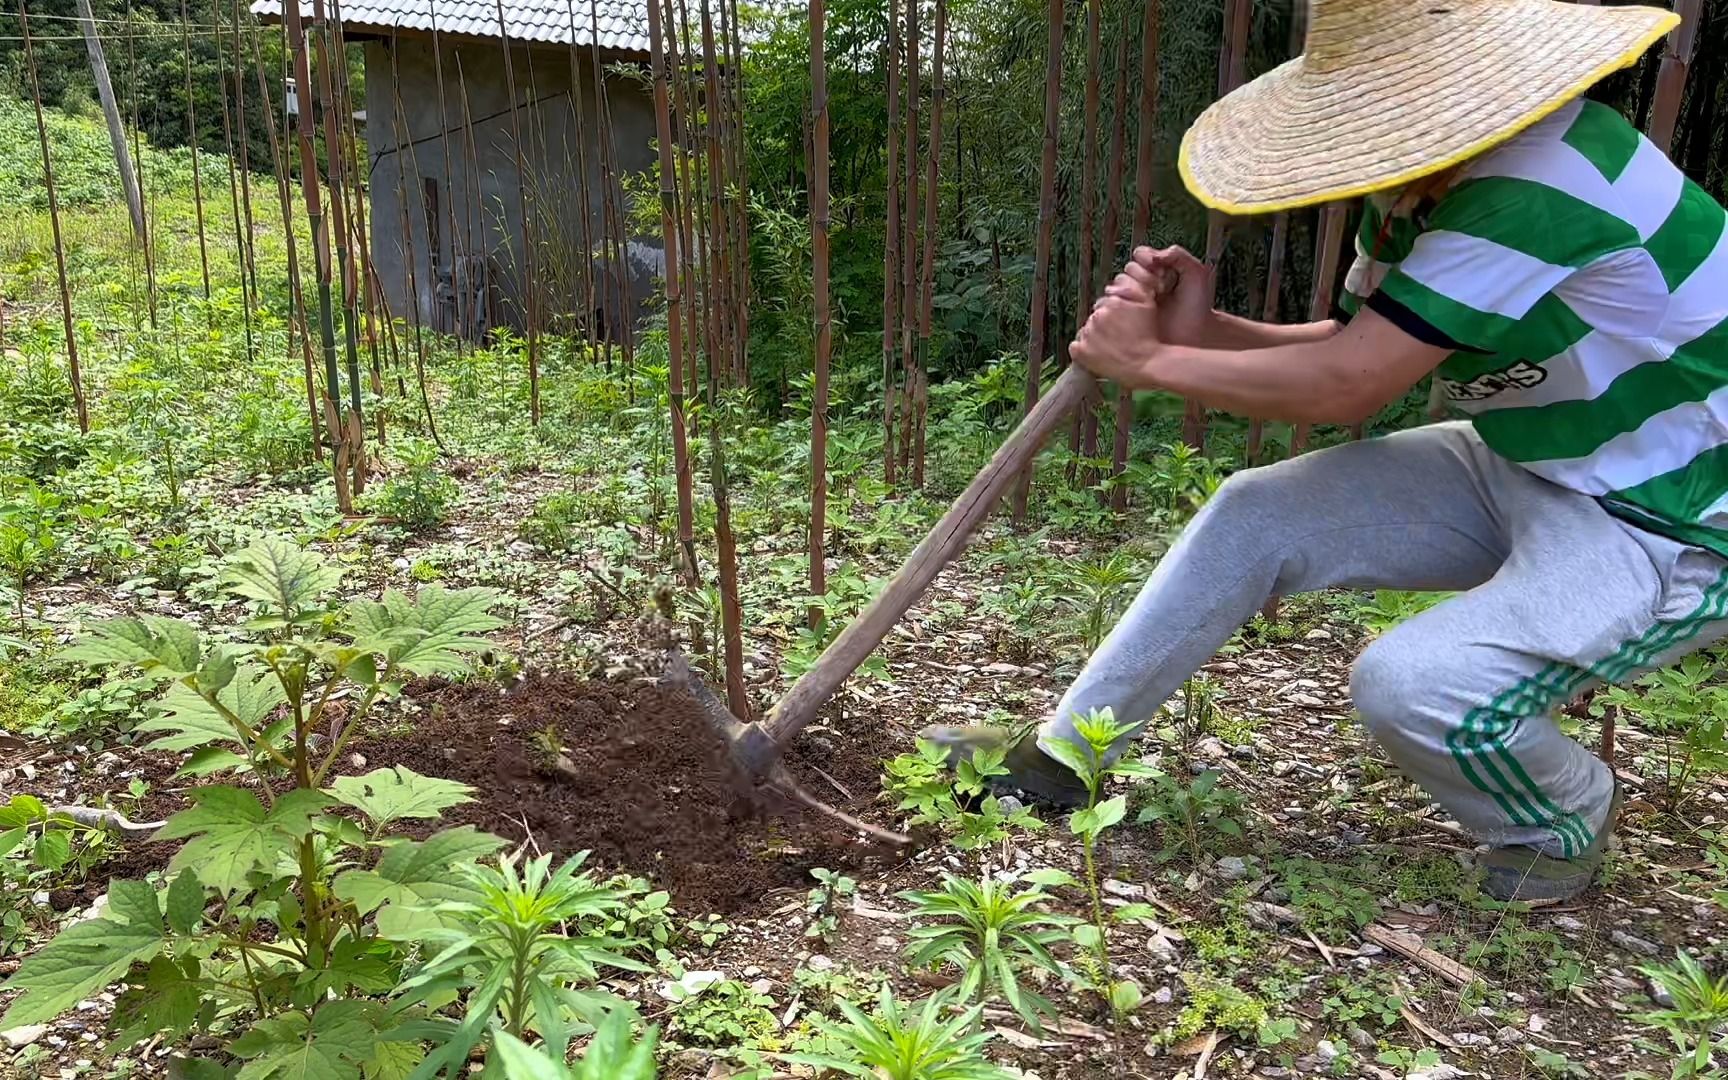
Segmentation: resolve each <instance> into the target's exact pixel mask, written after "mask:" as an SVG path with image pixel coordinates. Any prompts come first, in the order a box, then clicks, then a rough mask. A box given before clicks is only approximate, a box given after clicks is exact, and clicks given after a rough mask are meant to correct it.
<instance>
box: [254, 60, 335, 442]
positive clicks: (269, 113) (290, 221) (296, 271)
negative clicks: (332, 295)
mask: <svg viewBox="0 0 1728 1080" xmlns="http://www.w3.org/2000/svg"><path fill="white" fill-rule="evenodd" d="M250 36H251V40H252V61H253V64H254V66H255V67H256V69H257V73H258V100H259V101H260V102H261V103H262V104H263V107H264V131H265V134H266V135H268V136H269V139H270V162H271V165H272V171H273V172H274V173H275V175H276V201H277V203H278V204H280V207H281V210H282V243H283V247H284V251H285V256H286V262H287V264H288V304H289V311H288V354H289V356H290V357H292V356H293V354H294V338H295V336H296V335H295V333H294V323H295V320H298V321H299V323H300V330H301V332H300V334H299V335H298V336H299V338H300V357H301V362H302V366H303V368H304V377H305V379H306V411H307V419H308V421H309V422H310V424H311V432H312V458H313V460H314V461H323V460H324V447H323V444H322V442H321V441H320V439H319V420H318V380H317V378H316V377H315V376H314V375H313V372H312V328H311V324H310V321H309V320H308V318H307V315H306V296H305V292H304V290H303V289H302V288H301V286H300V257H299V252H298V251H297V250H296V249H297V247H298V241H297V240H296V238H295V236H294V201H293V197H292V194H291V190H290V186H289V181H288V163H287V160H286V158H285V154H284V151H283V148H282V144H281V139H280V138H279V137H278V136H277V134H276V107H275V105H274V103H273V102H272V101H271V98H270V84H269V83H268V81H266V79H265V76H264V51H263V49H262V48H261V47H260V46H259V44H258V36H257V33H256V31H254V33H253V34H252V35H250Z"/></svg>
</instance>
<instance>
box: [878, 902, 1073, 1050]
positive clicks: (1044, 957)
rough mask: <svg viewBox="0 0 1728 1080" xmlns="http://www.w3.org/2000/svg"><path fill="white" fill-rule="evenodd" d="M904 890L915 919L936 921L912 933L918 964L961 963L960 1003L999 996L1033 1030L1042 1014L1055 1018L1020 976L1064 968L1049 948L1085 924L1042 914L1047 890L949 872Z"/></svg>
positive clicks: (1054, 972) (909, 950) (930, 966)
mask: <svg viewBox="0 0 1728 1080" xmlns="http://www.w3.org/2000/svg"><path fill="white" fill-rule="evenodd" d="M900 895H901V898H902V899H904V900H907V901H910V902H911V904H912V915H913V917H914V918H918V919H924V920H938V921H935V922H932V923H930V924H928V925H923V926H915V927H913V928H912V930H911V932H910V933H909V935H908V936H909V937H910V938H911V939H912V944H911V945H909V946H908V947H907V953H908V955H909V956H910V957H911V961H912V964H913V966H915V967H918V968H924V969H933V968H937V967H940V966H942V965H944V964H951V965H953V966H954V967H957V968H959V969H960V971H961V973H962V974H961V979H960V987H959V991H960V1000H961V1001H964V1002H971V1001H977V1002H980V1003H981V1002H985V1001H989V1000H990V999H992V998H994V997H996V996H998V995H1000V996H1001V998H1002V999H1003V1000H1004V1001H1006V1002H1007V1003H1008V1005H1009V1007H1010V1008H1012V1009H1013V1010H1014V1011H1015V1012H1017V1013H1019V1014H1020V1016H1021V1018H1022V1019H1024V1020H1025V1021H1026V1022H1027V1023H1028V1024H1030V1025H1032V1026H1033V1027H1034V1028H1036V1027H1038V1025H1039V1018H1040V1017H1041V1016H1053V1015H1055V1009H1054V1007H1052V1006H1051V1004H1050V1002H1048V1001H1047V1000H1045V999H1044V998H1043V997H1042V996H1040V995H1038V994H1037V993H1035V992H1033V991H1031V990H1029V989H1027V988H1025V987H1024V986H1022V985H1021V981H1020V976H1021V975H1022V973H1024V972H1028V971H1035V972H1044V973H1046V974H1049V975H1057V976H1059V975H1061V974H1062V970H1063V969H1062V965H1061V964H1060V963H1059V962H1058V961H1057V960H1056V958H1055V957H1054V956H1053V955H1051V952H1050V949H1051V947H1052V946H1054V945H1056V944H1057V943H1059V942H1061V941H1064V940H1066V938H1067V936H1068V935H1067V934H1066V933H1065V932H1064V931H1066V930H1067V929H1068V928H1070V927H1072V926H1073V925H1074V924H1075V923H1077V922H1079V921H1080V920H1078V919H1075V918H1073V917H1072V916H1067V915H1054V914H1050V913H1047V912H1043V911H1039V910H1038V907H1037V906H1038V905H1039V904H1042V903H1044V902H1046V901H1048V900H1049V899H1050V894H1049V893H1046V892H1045V891H1044V890H1043V889H1042V888H1040V887H1038V886H1036V885H1034V886H1032V887H1030V888H1027V889H1021V890H1019V891H1015V889H1014V888H1013V887H1012V886H1011V885H1010V884H1008V883H1007V882H1004V881H1001V880H999V879H996V878H992V877H989V876H988V875H986V876H985V877H984V878H982V879H981V880H979V881H976V882H973V881H968V880H966V879H965V878H958V877H955V876H953V875H952V874H950V875H947V876H945V877H944V878H943V881H942V888H941V889H940V890H938V891H935V892H906V893H902V894H900Z"/></svg>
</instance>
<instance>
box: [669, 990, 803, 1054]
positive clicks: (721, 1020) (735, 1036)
mask: <svg viewBox="0 0 1728 1080" xmlns="http://www.w3.org/2000/svg"><path fill="white" fill-rule="evenodd" d="M773 1008H774V999H773V998H771V997H769V996H768V995H767V994H759V993H757V992H756V991H754V990H752V989H750V987H748V986H746V985H745V984H743V983H741V982H739V981H737V980H736V979H725V980H722V981H721V982H717V983H714V984H713V985H711V986H709V987H707V988H706V989H704V990H701V991H699V992H698V993H696V994H693V995H692V996H690V997H688V998H686V999H685V1000H684V1001H682V1002H680V1003H679V1004H678V1006H677V1008H676V1009H675V1010H674V1011H673V1013H672V1022H671V1025H670V1029H669V1031H670V1034H671V1035H673V1036H675V1037H676V1038H678V1040H679V1041H681V1042H687V1043H693V1044H695V1045H697V1046H738V1045H740V1044H745V1045H753V1046H754V1045H761V1044H762V1043H763V1042H764V1041H765V1040H769V1039H772V1038H773V1037H774V1036H775V1034H776V1033H777V1032H778V1031H779V1030H780V1024H779V1022H778V1021H777V1020H776V1019H775V1018H774V1013H773V1012H772V1009H773Z"/></svg>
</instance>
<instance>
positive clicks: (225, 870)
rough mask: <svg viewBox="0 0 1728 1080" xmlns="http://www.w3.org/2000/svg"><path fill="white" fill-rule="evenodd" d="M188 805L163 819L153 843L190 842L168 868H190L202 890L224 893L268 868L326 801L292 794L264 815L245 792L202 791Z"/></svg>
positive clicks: (306, 793)
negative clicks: (208, 889) (192, 869)
mask: <svg viewBox="0 0 1728 1080" xmlns="http://www.w3.org/2000/svg"><path fill="white" fill-rule="evenodd" d="M192 801H193V806H192V809H190V810H182V811H180V812H179V813H178V814H175V815H174V816H173V817H171V818H169V819H168V823H167V824H166V825H164V826H162V828H161V829H160V830H158V831H157V833H156V836H155V838H156V839H157V840H179V839H184V838H190V839H187V842H186V845H185V846H184V847H182V848H181V849H180V851H179V853H177V854H176V855H175V856H174V861H173V862H172V863H171V864H170V865H169V869H170V870H173V871H176V872H177V871H180V870H183V869H185V868H187V867H194V868H196V870H197V873H198V879H199V880H200V881H202V882H203V883H204V884H205V885H208V886H210V887H211V888H213V889H216V890H217V891H219V892H223V893H229V892H233V891H234V890H236V889H239V888H242V887H244V886H245V884H246V876H247V875H248V874H250V873H251V872H252V871H254V870H270V869H273V868H274V867H275V865H276V863H277V861H278V860H279V859H280V858H282V857H283V856H285V855H287V854H289V853H290V852H291V851H292V850H293V847H294V844H295V842H296V841H298V840H299V839H300V838H301V837H303V836H305V835H306V833H307V832H309V831H311V828H312V819H311V816H312V815H313V814H315V813H317V812H318V810H320V809H322V808H323V807H324V806H327V805H328V804H329V801H330V799H329V796H327V795H325V794H324V793H323V792H321V791H307V790H305V789H295V790H293V791H289V792H287V793H286V794H284V795H283V796H282V797H281V798H279V799H277V800H276V805H275V806H273V807H271V808H270V809H269V810H268V811H266V810H265V809H264V807H263V805H262V804H261V803H259V801H258V797H257V796H256V795H254V794H252V793H251V792H250V791H246V790H243V789H241V788H234V787H207V788H199V789H196V790H194V791H193V792H192Z"/></svg>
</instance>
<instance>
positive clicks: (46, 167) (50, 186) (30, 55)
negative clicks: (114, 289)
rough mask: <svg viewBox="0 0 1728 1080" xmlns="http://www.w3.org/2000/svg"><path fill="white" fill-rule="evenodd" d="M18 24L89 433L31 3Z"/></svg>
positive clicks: (22, 7)
mask: <svg viewBox="0 0 1728 1080" xmlns="http://www.w3.org/2000/svg"><path fill="white" fill-rule="evenodd" d="M18 25H19V29H20V32H21V33H22V35H23V37H24V64H25V66H26V67H27V68H28V69H29V72H30V98H31V102H32V104H34V105H35V107H36V138H37V141H38V142H39V144H40V145H41V147H42V186H43V187H44V188H45V189H46V190H47V192H48V224H49V226H50V227H51V228H52V229H53V231H54V274H55V277H56V279H57V280H58V282H59V284H60V321H61V325H62V327H63V328H64V329H65V331H66V373H67V377H68V378H69V379H70V381H71V383H72V406H73V409H74V410H75V411H76V412H77V414H78V430H79V431H81V432H83V433H84V434H86V435H87V434H89V433H90V407H89V405H88V403H87V402H86V401H85V399H84V371H83V369H82V368H81V367H80V366H79V364H78V334H77V329H76V325H75V323H74V320H73V318H72V287H71V285H70V284H68V282H67V279H66V240H65V237H64V236H63V235H62V234H61V231H60V196H59V195H58V194H57V192H56V191H55V188H54V155H53V154H52V153H51V152H50V151H49V149H48V120H47V117H45V116H44V115H43V113H42V86H41V83H40V82H39V81H38V80H37V78H36V46H35V44H34V42H33V41H32V40H31V37H30V5H29V3H28V0H18Z"/></svg>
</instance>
